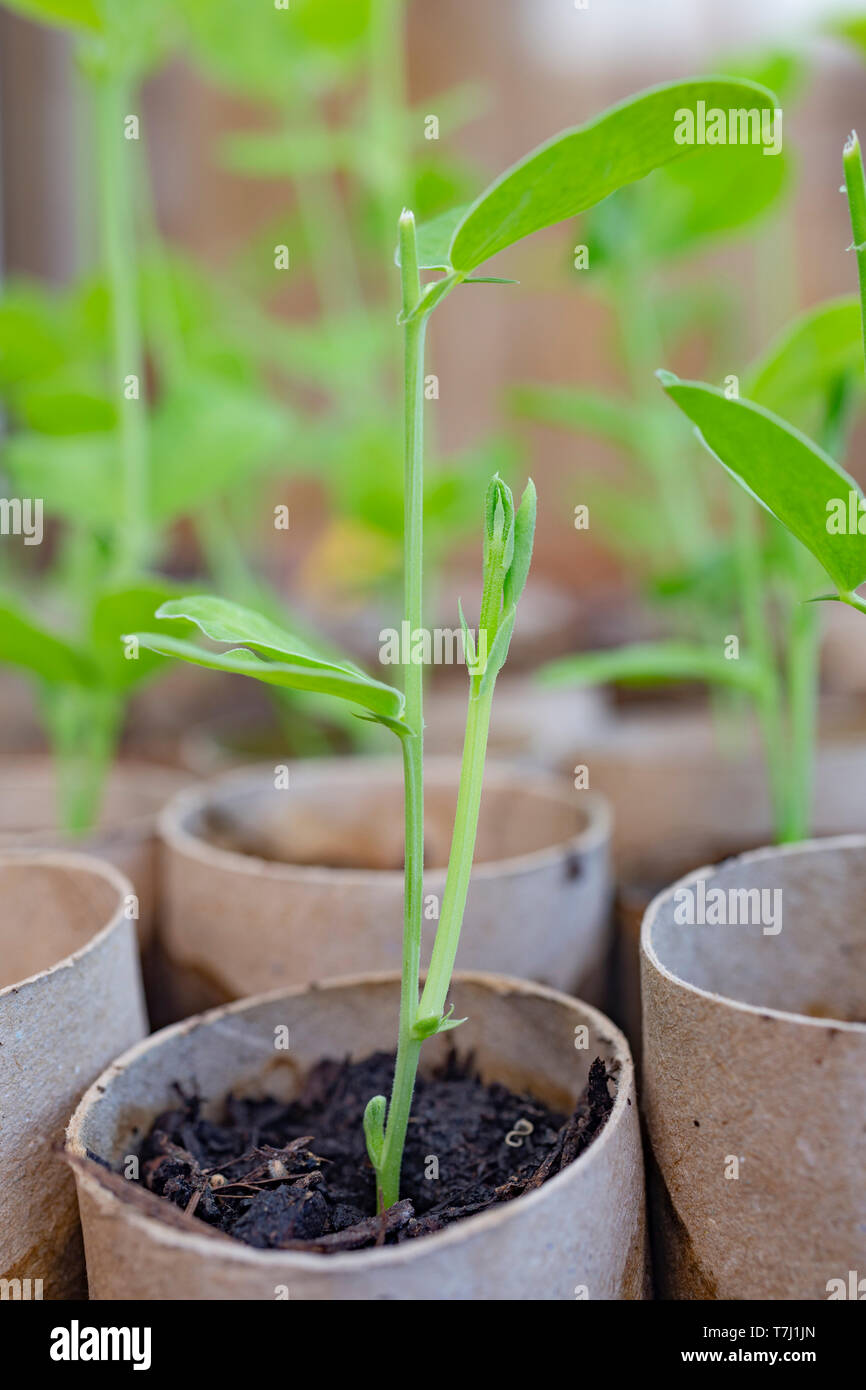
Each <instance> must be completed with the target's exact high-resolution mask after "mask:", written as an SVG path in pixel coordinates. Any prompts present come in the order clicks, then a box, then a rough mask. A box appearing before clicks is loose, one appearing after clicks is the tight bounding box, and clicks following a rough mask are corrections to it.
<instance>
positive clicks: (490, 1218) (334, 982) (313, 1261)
mask: <svg viewBox="0 0 866 1390" xmlns="http://www.w3.org/2000/svg"><path fill="white" fill-rule="evenodd" d="M399 981H400V975H399V973H398V972H397V971H391V970H388V971H378V972H374V973H369V974H362V975H347V976H341V977H339V978H331V979H327V980H322V981H318V982H316V983H314V984H307V985H297V986H293V987H292V988H291V989H277V990H271V991H269V992H268V993H267V994H257V995H254V996H252V997H250V998H248V999H239V1000H235V1001H234V1002H233V1003H231V1004H223V1005H221V1006H220V1007H218V1008H215V1009H209V1010H208V1011H207V1012H206V1013H203V1014H196V1015H193V1016H192V1017H191V1018H187V1019H184V1020H182V1022H180V1023H174V1024H171V1025H170V1026H169V1027H168V1028H163V1029H162V1030H161V1031H160V1032H158V1033H152V1034H151V1035H150V1036H149V1037H147V1038H145V1039H143V1040H142V1041H141V1042H139V1043H136V1044H135V1045H134V1046H133V1047H131V1048H129V1049H128V1050H127V1051H126V1052H124V1053H123V1054H122V1056H120V1057H119V1058H118V1059H117V1060H116V1061H115V1062H113V1063H112V1065H111V1066H110V1067H108V1068H107V1069H106V1070H105V1071H104V1072H103V1073H102V1075H101V1076H99V1077H97V1078H96V1080H95V1081H94V1082H93V1083H92V1085H91V1086H90V1087H89V1088H88V1089H87V1090H86V1091H85V1093H84V1095H83V1096H82V1097H81V1100H80V1101H79V1103H78V1105H77V1107H76V1109H75V1111H74V1113H73V1115H72V1118H71V1119H70V1121H69V1125H68V1127H67V1130H66V1146H65V1147H66V1154H67V1157H68V1159H69V1160H70V1161H71V1162H72V1163H73V1166H74V1169H75V1175H76V1179H77V1181H78V1182H79V1183H81V1184H85V1185H86V1186H87V1190H88V1193H89V1195H90V1196H91V1197H92V1198H93V1200H94V1202H95V1203H97V1204H98V1205H99V1206H100V1207H101V1208H102V1209H103V1210H108V1209H109V1208H111V1207H114V1206H115V1205H116V1204H118V1203H123V1205H124V1207H125V1208H126V1216H127V1218H128V1220H129V1221H130V1223H131V1224H132V1225H133V1226H134V1227H136V1228H138V1229H139V1230H141V1231H143V1232H147V1234H148V1237H149V1238H151V1239H153V1240H154V1241H155V1242H156V1243H158V1244H160V1245H162V1246H163V1247H164V1248H166V1249H172V1248H174V1249H182V1250H185V1251H187V1252H189V1253H190V1254H197V1255H200V1256H201V1257H202V1258H204V1259H211V1260H212V1259H217V1258H218V1259H220V1260H221V1261H223V1262H234V1263H238V1264H244V1265H253V1266H257V1267H259V1268H262V1267H264V1268H267V1266H268V1265H273V1266H274V1267H275V1268H276V1267H280V1268H281V1269H283V1270H286V1269H293V1270H296V1271H297V1273H298V1274H304V1273H313V1272H317V1273H318V1272H321V1271H322V1270H330V1271H333V1273H334V1274H335V1275H337V1274H340V1273H354V1274H358V1273H359V1272H362V1271H363V1269H364V1267H365V1266H369V1265H372V1266H373V1267H374V1268H376V1269H377V1270H381V1269H386V1268H391V1269H393V1268H399V1267H400V1266H401V1265H404V1264H406V1263H408V1262H409V1261H411V1260H416V1259H418V1258H419V1257H423V1255H424V1252H425V1251H430V1250H432V1249H436V1250H441V1249H444V1248H447V1247H448V1246H450V1245H454V1246H457V1245H460V1244H461V1243H462V1242H464V1241H466V1240H469V1239H471V1238H472V1237H473V1236H475V1235H477V1234H482V1233H485V1232H490V1231H492V1230H493V1229H494V1228H495V1227H496V1226H497V1225H501V1224H502V1223H504V1222H507V1221H513V1220H515V1219H516V1217H515V1213H516V1215H517V1217H519V1216H520V1214H521V1213H522V1214H523V1215H524V1216H525V1215H526V1213H527V1212H528V1211H530V1210H532V1209H535V1208H537V1207H538V1206H539V1205H540V1204H541V1203H542V1202H551V1201H555V1200H556V1197H557V1194H558V1193H560V1192H561V1191H562V1189H563V1188H564V1186H565V1184H566V1183H572V1184H573V1183H575V1182H577V1181H579V1180H580V1179H581V1178H582V1176H583V1175H584V1174H585V1173H586V1172H587V1171H588V1170H589V1169H590V1168H591V1167H594V1166H597V1165H598V1164H599V1163H602V1162H604V1159H605V1155H606V1152H607V1149H608V1148H609V1146H610V1144H611V1143H612V1142H613V1135H614V1131H615V1130H617V1129H618V1128H619V1127H620V1126H621V1125H622V1124H623V1123H624V1122H625V1121H626V1117H627V1116H628V1111H629V1108H630V1103H631V1102H630V1094H629V1093H631V1094H632V1095H633V1094H634V1093H635V1078H634V1063H633V1061H632V1057H631V1050H630V1048H629V1045H628V1042H627V1040H626V1038H625V1036H624V1034H623V1033H622V1032H621V1031H620V1030H619V1028H617V1027H616V1025H615V1024H614V1023H612V1022H611V1020H610V1019H608V1018H607V1017H606V1015H605V1014H603V1013H601V1012H600V1010H598V1009H596V1008H594V1007H593V1006H592V1005H591V1004H585V1003H584V1002H583V1001H582V1000H579V999H575V998H572V997H571V996H570V995H567V994H563V993H562V992H561V991H560V990H556V989H551V988H550V987H548V986H547V985H538V984H534V983H532V982H531V981H527V980H518V979H513V978H512V977H510V976H507V975H494V974H489V973H487V972H486V971H480V970H479V971H455V973H454V981H455V983H466V984H472V985H480V986H482V987H483V988H485V989H489V990H490V991H492V992H493V993H497V994H500V995H505V996H507V995H510V994H516V995H534V996H536V997H540V998H543V999H547V1000H549V1001H550V1002H551V1003H552V1004H555V1005H558V1006H560V1007H561V1008H564V1009H566V1010H568V1011H570V1012H573V1013H577V1014H579V1015H580V1019H581V1022H589V1023H590V1024H591V1026H592V1027H593V1028H594V1029H595V1030H596V1031H597V1032H598V1034H599V1039H600V1041H602V1042H603V1043H604V1044H605V1045H606V1046H609V1047H610V1049H611V1053H612V1055H613V1057H614V1058H615V1059H616V1061H617V1062H618V1064H619V1072H618V1075H617V1093H616V1097H615V1099H614V1104H613V1109H612V1110H611V1112H610V1115H609V1116H608V1119H607V1123H606V1124H605V1126H604V1128H603V1129H602V1130H601V1132H600V1133H599V1134H598V1135H597V1136H596V1138H595V1139H593V1141H592V1143H591V1144H590V1145H589V1148H587V1149H585V1150H584V1152H583V1153H582V1154H580V1156H579V1157H578V1158H576V1159H575V1160H574V1162H573V1163H570V1164H569V1165H568V1167H567V1168H565V1169H563V1170H562V1171H561V1172H559V1173H557V1174H555V1175H554V1176H553V1177H552V1178H550V1179H548V1181H547V1182H545V1183H543V1184H542V1186H541V1187H539V1188H538V1189H536V1190H535V1191H534V1192H528V1193H524V1194H523V1195H522V1196H521V1197H519V1198H516V1199H515V1200H514V1201H512V1202H505V1203H501V1204H499V1205H498V1206H496V1207H494V1208H493V1209H491V1210H488V1211H484V1212H479V1213H478V1214H476V1215H475V1216H469V1217H466V1218H465V1219H464V1220H462V1221H458V1222H455V1223H453V1224H452V1225H451V1226H450V1227H448V1228H446V1229H445V1230H442V1231H436V1232H433V1233H432V1234H430V1235H426V1236H424V1237H423V1238H422V1239H420V1240H411V1241H403V1242H401V1243H400V1244H398V1245H392V1246H387V1247H384V1248H380V1249H373V1250H358V1251H355V1252H351V1253H346V1254H341V1255H328V1254H316V1253H314V1252H309V1251H291V1250H261V1249H258V1248H256V1247H253V1246H248V1245H245V1244H244V1243H243V1242H242V1241H239V1240H233V1239H231V1238H230V1237H229V1238H227V1239H226V1241H225V1242H223V1241H219V1242H216V1241H215V1240H214V1239H213V1237H212V1236H207V1235H198V1234H197V1233H196V1232H195V1231H184V1230H179V1229H178V1228H177V1227H176V1226H174V1225H171V1224H169V1223H168V1221H166V1222H163V1221H161V1220H160V1219H159V1218H158V1217H156V1216H151V1215H150V1214H149V1213H146V1212H143V1211H140V1210H138V1208H137V1207H135V1206H134V1205H133V1203H132V1202H127V1201H125V1199H124V1198H123V1197H121V1195H120V1194H119V1193H118V1192H116V1191H114V1189H110V1188H108V1187H107V1186H106V1185H105V1184H103V1183H101V1182H100V1181H99V1178H98V1176H97V1175H96V1173H95V1172H94V1171H93V1168H92V1166H91V1164H90V1163H88V1162H87V1148H86V1145H85V1144H84V1143H83V1142H82V1139H81V1137H80V1133H81V1128H82V1125H83V1124H84V1121H85V1119H86V1116H87V1113H88V1112H89V1111H90V1109H91V1108H92V1107H94V1106H96V1105H98V1104H99V1103H100V1102H101V1101H102V1100H103V1098H104V1096H105V1095H106V1094H107V1092H108V1088H109V1087H110V1086H111V1084H112V1082H113V1081H114V1079H115V1078H116V1076H117V1075H118V1073H119V1072H121V1071H124V1070H125V1069H126V1068H127V1067H128V1066H129V1065H130V1064H131V1063H133V1062H135V1061H137V1060H138V1059H139V1058H140V1057H142V1056H143V1055H144V1054H145V1053H146V1052H148V1051H150V1050H151V1048H153V1047H159V1046H162V1045H164V1044H165V1043H168V1042H171V1041H172V1040H174V1039H177V1038H182V1037H183V1036H184V1035H185V1034H186V1033H190V1032H193V1031H194V1030H196V1029H198V1028H203V1027H208V1026H209V1025H210V1024H212V1023H214V1022H216V1021H217V1020H218V1019H221V1018H224V1017H226V1015H229V1016H230V1015H232V1014H236V1013H241V1012H243V1011H244V1010H246V1009H249V1008H252V1007H256V1006H258V1005H260V1004H266V1003H268V1002H269V1001H271V1000H277V999H286V998H291V997H294V996H297V995H301V994H305V993H309V992H311V991H319V992H321V993H323V994H325V993H327V992H328V991H329V990H344V989H357V988H363V987H364V986H365V985H380V984H385V983H388V984H393V985H395V986H399ZM530 1204H531V1206H530ZM434 1242H435V1245H434Z"/></svg>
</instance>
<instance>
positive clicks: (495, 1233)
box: [67, 974, 646, 1301]
mask: <svg viewBox="0 0 866 1390" xmlns="http://www.w3.org/2000/svg"><path fill="white" fill-rule="evenodd" d="M398 994H399V982H398V979H397V977H396V976H394V975H388V976H381V975H378V976H377V975H366V976H361V977H358V978H355V979H350V980H336V981H330V982H326V983H325V984H322V985H316V986H312V987H310V988H308V989H306V990H302V989H298V990H289V991H286V992H283V993H278V994H271V995H267V996H264V997H261V998H258V999H247V1000H242V1001H241V1002H239V1003H236V1004H232V1005H229V1006H228V1007H224V1008H221V1009H215V1010H213V1012H211V1013H208V1014H204V1015H202V1016H201V1017H199V1018H193V1019H188V1020H187V1021H186V1022H185V1023H181V1024H176V1025H175V1026H174V1027H172V1028H167V1029H165V1030H164V1031H163V1032H161V1033H157V1034H156V1035H155V1036H153V1037H151V1038H149V1039H148V1040H147V1041H146V1042H144V1043H142V1044H140V1045H139V1046H138V1047H136V1048H133V1049H132V1050H131V1051H130V1052H128V1053H127V1054H126V1056H125V1057H122V1058H121V1059H120V1060H119V1061H118V1062H116V1063H115V1064H114V1065H113V1066H112V1067H110V1068H109V1069H108V1071H106V1072H105V1073H104V1075H103V1076H102V1077H100V1079H99V1080H98V1081H97V1082H96V1083H95V1084H94V1085H93V1086H91V1088H90V1090H89V1091H88V1092H87V1095H86V1096H85V1097H84V1099H83V1100H82V1102H81V1104H80V1106H79V1107H78V1110H77V1111H76V1112H75V1115H74V1116H73V1118H72V1122H71V1124H70V1126H69V1130H68V1134H67V1150H68V1152H69V1153H70V1154H71V1155H72V1156H73V1162H74V1166H75V1176H76V1181H77V1183H78V1196H79V1202H80V1205H81V1218H82V1224H83V1227H84V1233H85V1244H86V1249H87V1269H88V1278H89V1284H90V1295H91V1298H95V1299H124V1298H129V1299H144V1300H151V1299H226V1300H236V1299H274V1298H276V1297H279V1296H282V1297H286V1296H287V1295H288V1297H289V1298H291V1299H292V1300H298V1299H300V1300H318V1299H323V1300H339V1301H342V1300H350V1299H363V1300H376V1299H400V1300H412V1299H428V1300H435V1301H450V1300H454V1299H478V1300H493V1299H520V1300H525V1299H532V1300H552V1299H559V1300H574V1299H575V1298H576V1297H589V1298H591V1299H639V1298H642V1297H644V1295H645V1267H646V1261H645V1239H644V1187H643V1161H642V1155H641V1147H640V1135H639V1126H638V1118H637V1104H636V1100H635V1090H634V1073H633V1068H632V1063H631V1058H630V1056H629V1052H628V1045H627V1043H626V1041H625V1039H624V1038H623V1036H622V1034H621V1033H619V1032H618V1030H617V1029H616V1028H614V1026H613V1025H612V1024H611V1023H610V1022H609V1021H608V1020H607V1019H606V1018H605V1017H604V1016H603V1015H602V1014H600V1013H598V1012H597V1011H596V1010H595V1009H592V1008H590V1007H589V1006H588V1005H586V1004H583V1003H579V1002H578V1001H577V1000H575V999H569V998H567V997H566V996H565V995H562V994H557V993H556V992H554V991H553V990H549V989H542V988H540V987H539V986H537V985H530V984H526V983H524V982H523V981H520V980H508V979H504V978H503V977H501V976H496V975H482V974H475V975H460V976H458V977H457V978H456V979H455V981H454V985H453V990H452V996H451V997H452V998H453V1000H454V1003H455V1007H456V1010H457V1012H458V1013H459V1014H460V1015H466V1016H467V1017H468V1022H466V1023H464V1024H463V1025H462V1026H461V1028H460V1030H459V1035H460V1036H459V1039H458V1041H459V1046H460V1048H461V1050H463V1049H466V1050H467V1051H469V1050H471V1051H473V1052H474V1053H475V1058H476V1062H477V1065H478V1067H479V1069H480V1071H481V1073H482V1075H483V1076H484V1077H485V1079H487V1080H497V1081H500V1082H503V1083H504V1084H506V1085H509V1086H512V1087H514V1088H515V1089H517V1090H522V1089H527V1090H529V1091H531V1092H532V1093H533V1094H535V1095H536V1096H538V1097H539V1099H542V1100H545V1101H547V1102H548V1103H549V1104H553V1105H556V1106H559V1107H562V1108H564V1109H569V1108H571V1107H573V1105H574V1103H575V1101H576V1100H577V1098H578V1096H579V1095H580V1092H581V1090H582V1088H583V1086H584V1083H585V1081H586V1077H587V1073H588V1070H589V1066H590V1063H591V1062H592V1060H593V1058H594V1057H596V1056H601V1057H603V1058H604V1059H605V1060H606V1061H609V1062H613V1063H614V1065H615V1066H616V1067H617V1068H618V1070H617V1078H618V1082H617V1094H616V1100H615V1103H614V1107H613V1110H612V1112H611V1115H610V1118H609V1119H608V1122H607V1124H606V1126H605V1128H604V1129H603V1130H602V1131H601V1133H600V1134H599V1136H598V1138H597V1139H596V1140H595V1142H594V1143H593V1144H592V1145H591V1146H590V1148H589V1149H587V1150H586V1152H585V1153H583V1154H582V1155H581V1157H580V1158H578V1159H577V1161H576V1162H575V1163H573V1164H571V1165H570V1166H569V1167H568V1168H566V1169H564V1170H563V1172H561V1173H560V1174H558V1175H557V1176H556V1177H555V1178H552V1179H551V1180H550V1182H547V1183H545V1184H544V1185H543V1186H542V1187H541V1188H539V1189H538V1190H537V1191H535V1192H532V1193H528V1194H527V1195H526V1196H524V1197H519V1198H517V1199H516V1200H514V1201H512V1202H508V1203H506V1204H504V1205H502V1206H499V1207H496V1208H494V1209H493V1210H491V1211H488V1212H484V1213H482V1214H480V1215H478V1216H474V1217H469V1218H468V1219H467V1220H465V1221H462V1222H459V1223H456V1224H455V1225H453V1226H451V1227H450V1228H449V1229H448V1230H447V1231H443V1232H438V1233H437V1234H435V1235H432V1236H426V1237H422V1238H420V1239H418V1240H414V1241H409V1242H406V1243H404V1244H402V1245H399V1246H395V1247H391V1248H388V1249H380V1250H369V1251H359V1252H356V1253H353V1254H344V1255H316V1254H308V1253H290V1252H287V1251H279V1250H256V1249H251V1248H250V1247H249V1246H244V1245H243V1244H241V1243H240V1242H238V1241H235V1240H233V1239H232V1238H231V1237H229V1236H224V1235H222V1234H221V1233H214V1232H213V1231H212V1230H210V1229H209V1228H208V1227H206V1226H204V1225H203V1224H202V1223H201V1222H197V1221H195V1218H193V1217H187V1216H185V1215H184V1214H182V1213H180V1212H179V1211H178V1210H177V1208H175V1207H171V1206H169V1204H168V1203H166V1202H164V1201H162V1200H161V1199H160V1198H157V1197H154V1196H153V1195H152V1194H151V1193H148V1192H146V1191H144V1190H143V1189H141V1188H140V1187H134V1186H133V1185H132V1184H131V1183H129V1182H125V1181H124V1180H123V1179H122V1178H119V1177H112V1176H111V1175H107V1174H106V1172H105V1170H104V1169H102V1168H100V1167H99V1166H97V1165H96V1164H93V1163H87V1164H85V1163H83V1162H81V1160H82V1159H83V1158H84V1155H85V1153H86V1151H87V1150H88V1149H89V1150H90V1151H91V1152H92V1153H95V1154H97V1155H98V1156H99V1157H100V1158H102V1159H105V1160H107V1161H108V1162H109V1163H110V1164H111V1165H112V1167H113V1168H115V1169H116V1168H118V1167H120V1166H121V1164H122V1162H123V1160H124V1158H125V1156H126V1155H128V1154H131V1153H134V1152H135V1151H136V1150H137V1147H138V1145H139V1143H140V1141H141V1138H142V1135H143V1132H144V1130H145V1129H146V1128H147V1126H148V1125H149V1124H150V1123H152V1121H153V1119H154V1118H155V1116H156V1115H157V1114H159V1113H160V1111H162V1110H164V1109H166V1107H167V1106H169V1105H170V1104H172V1103H173V1101H174V1099H176V1092H174V1091H173V1089H172V1084H173V1082H175V1081H179V1082H181V1084H183V1083H184V1082H186V1083H188V1084H190V1085H192V1084H194V1085H196V1086H197V1087H198V1088H199V1090H200V1091H201V1093H202V1094H203V1095H204V1096H206V1097H207V1098H208V1100H210V1101H213V1102H214V1103H215V1105H216V1106H217V1108H218V1104H219V1102H221V1101H222V1099H223V1098H224V1097H225V1095H226V1094H227V1093H228V1092H229V1091H231V1092H232V1093H234V1094H242V1095H256V1094H258V1095H261V1094H271V1095H274V1094H277V1095H279V1096H281V1097H284V1098H286V1099H289V1098H291V1096H293V1095H295V1094H296V1093H297V1091H298V1089H299V1086H300V1083H301V1079H302V1078H303V1076H304V1074H305V1073H306V1072H307V1071H308V1070H309V1068H310V1067H312V1066H313V1065H314V1064H315V1063H316V1062H317V1061H319V1060H320V1059H321V1058H322V1057H343V1056H346V1055H349V1054H351V1055H352V1056H354V1057H358V1058H360V1057H364V1056H366V1055H369V1053H371V1052H374V1051H376V1050H377V1049H382V1048H386V1049H391V1048H393V1046H394V1037H395V1029H396V1022H397V1002H398ZM282 1025H285V1026H287V1027H288V1029H289V1036H290V1039H291V1050H290V1051H288V1052H275V1050H274V1029H275V1028H277V1027H280V1026H282ZM583 1026H585V1027H587V1028H588V1030H589V1032H588V1038H589V1042H588V1047H586V1048H583V1049H578V1048H577V1046H576V1038H577V1037H578V1036H579V1034H578V1033H576V1030H577V1029H580V1028H581V1027H583ZM455 1038H457V1035H456V1034H455V1035H452V1039H451V1040H452V1041H453V1040H454V1039H455ZM448 1046H449V1040H448V1039H447V1038H445V1037H439V1038H436V1039H435V1040H434V1041H432V1042H431V1043H427V1044H425V1047H424V1053H423V1060H422V1066H424V1067H429V1066H431V1065H433V1064H434V1063H435V1061H436V1060H437V1059H438V1060H441V1058H442V1057H443V1055H444V1053H445V1051H446V1050H447V1048H448ZM581 1286H583V1288H584V1290H585V1292H583V1291H582V1290H581Z"/></svg>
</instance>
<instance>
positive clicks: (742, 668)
mask: <svg viewBox="0 0 866 1390" xmlns="http://www.w3.org/2000/svg"><path fill="white" fill-rule="evenodd" d="M539 679H540V681H541V682H542V684H544V685H548V686H580V685H605V684H608V683H611V684H615V683H617V682H623V683H626V682H630V683H632V684H635V685H641V684H644V685H648V684H654V683H656V682H666V681H705V682H707V684H710V685H728V686H734V687H737V688H739V689H746V690H753V691H754V690H755V689H756V688H757V687H758V686H759V685H760V682H761V679H762V677H761V672H760V669H759V668H758V667H757V666H756V665H755V663H754V662H753V661H751V660H750V659H749V658H748V657H746V656H740V657H739V658H738V659H737V660H728V659H727V658H726V657H725V655H724V653H723V652H721V651H716V650H714V649H712V648H709V647H702V646H699V645H698V644H697V643H689V642H635V643H632V644H631V645H630V646H624V647H612V648H611V649H610V650H604V651H597V652H577V653H576V654H575V655H573V656H565V657H562V658H561V659H559V660H557V661H552V662H550V663H549V664H548V665H547V666H544V667H542V669H541V671H540V672H539Z"/></svg>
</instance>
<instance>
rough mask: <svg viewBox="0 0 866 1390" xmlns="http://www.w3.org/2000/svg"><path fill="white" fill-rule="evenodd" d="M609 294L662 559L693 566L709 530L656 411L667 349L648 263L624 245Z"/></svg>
mask: <svg viewBox="0 0 866 1390" xmlns="http://www.w3.org/2000/svg"><path fill="white" fill-rule="evenodd" d="M612 283H613V293H614V303H615V308H616V315H617V323H618V328H619V336H620V341H621V343H622V348H623V353H624V357H625V361H626V365H627V368H628V374H629V381H630V384H631V391H632V396H633V398H634V400H635V401H636V402H637V404H638V405H639V407H640V409H641V413H642V424H643V432H644V433H643V438H644V447H643V451H642V458H643V462H644V465H645V467H646V469H647V471H648V473H649V474H650V477H651V479H652V483H653V486H654V488H655V490H656V495H657V497H658V503H659V509H660V513H661V515H662V517H663V518H664V527H665V533H664V534H665V536H666V541H664V542H663V543H662V545H661V547H660V555H661V559H662V561H663V563H664V565H665V566H669V565H670V559H671V554H672V553H673V554H674V555H676V554H679V555H680V557H681V559H682V561H683V563H685V564H689V565H693V564H697V563H698V562H699V561H700V560H701V559H702V557H703V556H704V555H705V554H706V553H707V550H708V549H709V547H710V545H711V542H712V529H711V527H710V525H709V523H708V520H707V516H706V509H705V506H704V503H703V499H702V497H701V494H700V489H699V488H698V486H697V484H696V472H695V469H694V467H693V466H692V464H691V460H689V459H688V458H687V457H684V452H685V444H686V443H687V441H685V442H684V440H683V439H682V437H680V435H679V434H678V432H677V431H676V429H675V428H674V427H673V426H671V425H670V424H669V423H668V422H669V419H670V414H669V412H666V411H660V410H659V406H658V401H657V395H656V383H655V378H654V376H653V373H654V372H655V370H656V368H657V367H658V365H659V363H660V362H663V361H664V360H665V353H664V350H663V344H662V339H661V334H660V332H659V326H658V321H657V317H656V313H655V307H654V290H653V287H652V285H651V284H650V283H649V281H648V277H647V272H646V266H645V264H644V262H643V261H642V259H641V258H640V256H637V255H636V253H635V251H634V250H633V249H631V248H625V247H624V248H623V253H622V262H621V264H620V266H619V267H618V268H617V271H616V273H615V275H614V277H613V282H612Z"/></svg>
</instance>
